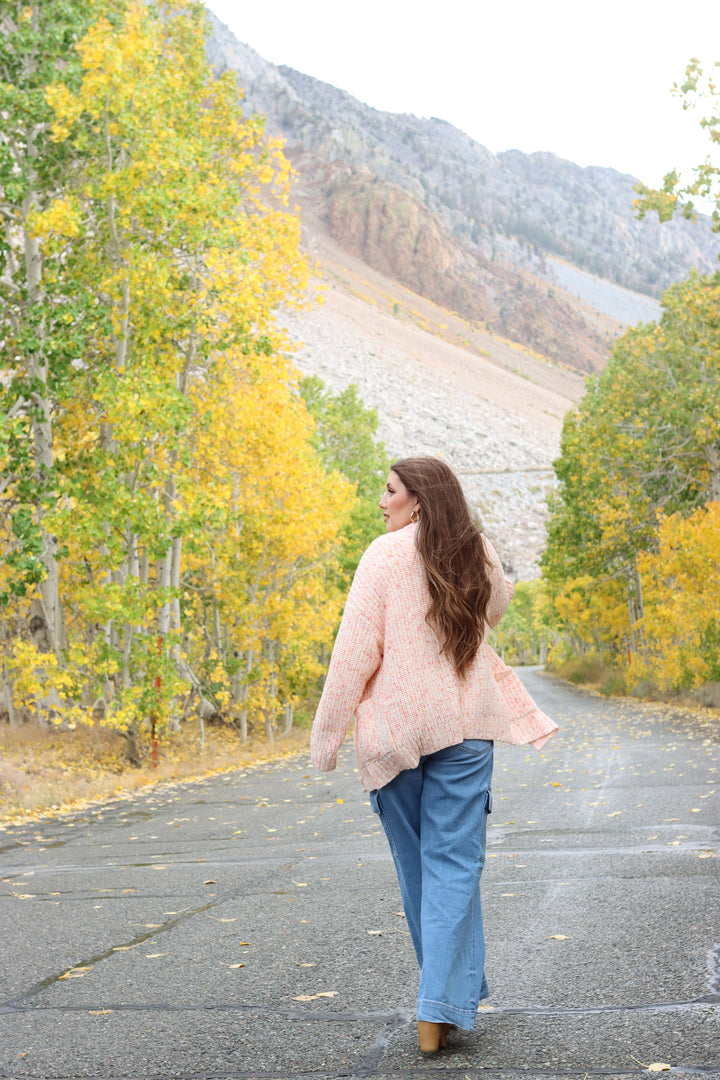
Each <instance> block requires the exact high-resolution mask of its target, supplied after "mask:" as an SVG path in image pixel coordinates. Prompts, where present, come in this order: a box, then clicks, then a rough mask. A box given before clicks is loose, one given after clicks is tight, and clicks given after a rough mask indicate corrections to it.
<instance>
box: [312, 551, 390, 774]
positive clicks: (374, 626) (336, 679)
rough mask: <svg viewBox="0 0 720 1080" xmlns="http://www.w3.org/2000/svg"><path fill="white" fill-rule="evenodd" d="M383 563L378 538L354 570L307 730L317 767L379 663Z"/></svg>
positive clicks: (328, 757) (329, 765) (332, 750)
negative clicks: (330, 654) (311, 720)
mask: <svg viewBox="0 0 720 1080" xmlns="http://www.w3.org/2000/svg"><path fill="white" fill-rule="evenodd" d="M385 592H386V566H385V560H384V558H383V557H382V552H381V551H380V550H379V549H378V547H377V541H375V542H374V543H373V544H371V545H370V547H369V548H368V549H367V551H366V552H365V554H364V555H363V557H362V559H361V560H360V563H359V565H358V568H357V570H356V572H355V577H354V579H353V583H352V586H351V588H350V592H349V593H348V598H347V601H346V603H345V610H344V612H343V617H342V621H341V623H340V629H339V630H338V633H337V637H336V639H335V646H334V648H333V652H332V657H331V659H330V666H329V668H328V673H327V678H326V680H325V686H324V688H323V692H322V697H321V698H320V704H319V705H318V708H317V712H316V713H315V719H314V720H313V726H312V732H311V735H310V755H311V758H312V762H313V764H314V765H315V766H316V767H317V768H318V769H323V770H325V771H328V772H329V771H331V770H332V769H334V768H335V767H336V765H337V754H338V750H339V749H340V747H341V746H342V743H343V740H344V739H345V736H346V735H347V733H348V730H349V728H350V724H351V723H352V720H353V717H354V715H355V710H356V709H357V707H358V705H359V704H360V702H361V701H362V698H363V695H364V692H365V687H366V686H367V684H368V682H369V680H370V679H371V678H372V677H373V675H374V674H375V672H376V671H377V669H378V668H379V667H380V664H381V662H382V657H383V641H384V637H385Z"/></svg>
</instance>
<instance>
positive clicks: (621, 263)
mask: <svg viewBox="0 0 720 1080" xmlns="http://www.w3.org/2000/svg"><path fill="white" fill-rule="evenodd" d="M210 18H211V24H212V28H213V36H212V39H211V40H210V42H209V47H208V51H209V57H210V59H211V62H212V63H213V64H214V66H215V68H216V70H218V71H220V70H225V69H227V68H230V69H232V70H234V71H237V73H238V81H239V84H240V85H241V86H242V87H243V88H244V90H245V94H246V101H247V106H248V109H249V110H251V111H259V112H261V113H263V114H265V115H266V116H267V124H268V130H270V131H272V132H273V133H279V134H281V135H282V136H283V137H284V138H285V139H286V140H287V147H288V153H289V154H290V156H291V158H292V160H293V162H294V164H295V165H296V167H297V168H298V170H299V172H300V174H301V179H302V187H303V191H304V195H305V198H306V199H307V200H309V201H311V202H312V205H313V209H314V211H315V213H316V215H317V216H318V217H319V218H320V219H321V220H322V221H323V224H324V226H325V227H326V229H327V230H328V232H329V233H330V235H331V236H332V237H333V238H334V239H336V240H337V241H338V242H339V243H340V244H341V246H342V247H343V248H344V249H345V250H346V251H348V252H349V253H351V254H354V255H360V256H361V257H362V258H363V259H364V261H365V262H367V263H368V264H369V265H370V266H372V267H373V268H374V269H377V270H380V271H381V272H383V273H388V274H390V275H391V276H393V277H395V278H396V279H397V280H399V281H401V282H402V283H403V284H405V285H407V286H408V287H410V288H412V289H414V290H416V291H418V292H421V293H422V294H423V295H425V296H428V297H430V298H431V299H433V300H435V301H437V302H438V303H441V304H443V305H450V306H452V307H454V308H455V309H456V310H458V311H459V312H460V313H461V314H462V315H464V316H465V317H466V318H468V319H471V320H475V321H479V322H482V323H484V324H486V325H487V326H488V327H489V328H490V329H492V330H494V331H496V332H497V333H498V334H501V335H502V336H504V337H508V338H510V339H512V340H515V341H519V342H523V343H524V344H527V345H529V346H530V347H532V348H534V349H536V350H538V351H540V352H542V353H544V354H545V355H547V356H549V357H550V358H552V359H554V360H557V361H561V362H564V363H569V364H571V365H573V366H574V367H576V368H577V369H578V370H583V371H592V370H597V369H598V368H599V367H600V366H602V364H603V363H604V360H605V358H606V357H607V354H608V352H609V348H610V345H611V342H612V340H613V338H614V336H616V334H617V333H618V332H619V331H620V330H621V329H622V326H623V325H626V324H628V323H632V322H635V321H637V319H638V318H640V317H647V316H646V315H645V314H644V313H642V314H636V312H635V311H633V307H634V308H638V307H639V308H640V310H641V311H642V304H639V305H638V304H637V303H636V304H634V305H633V304H630V305H628V303H627V302H625V303H623V304H621V305H620V306H619V308H618V311H617V312H612V311H609V310H608V307H607V304H606V305H605V307H604V308H603V309H602V317H601V318H599V319H598V318H594V317H592V316H591V317H590V318H588V317H587V312H586V311H584V310H583V309H578V307H577V305H576V304H575V302H574V290H573V289H569V288H568V286H567V284H566V278H567V275H566V274H563V273H562V272H560V270H559V267H560V263H559V262H558V259H560V260H562V265H566V264H569V265H571V266H574V267H576V268H579V269H580V270H582V271H585V272H586V273H591V274H593V275H595V276H600V277H601V278H604V279H606V280H607V281H609V282H612V283H614V284H616V285H620V286H623V287H625V288H631V289H634V290H637V291H639V292H641V293H645V294H647V295H654V296H657V295H659V293H660V292H661V291H662V289H664V288H665V287H666V286H667V285H668V284H669V283H670V282H671V281H674V280H677V279H678V278H680V277H683V276H684V275H685V274H686V273H687V272H688V270H689V268H690V267H691V266H697V267H698V268H700V269H701V270H709V269H711V268H713V267H714V266H715V265H716V263H717V254H718V250H720V240H719V239H718V237H717V236H716V235H715V234H713V233H712V231H711V229H710V225H709V222H708V221H707V220H701V221H700V222H698V223H696V224H691V223H689V222H686V221H677V222H673V223H671V224H669V225H664V226H660V225H659V224H658V223H657V222H656V221H653V220H651V219H650V218H648V219H646V220H645V221H643V222H639V221H637V220H635V218H634V217H633V213H632V201H633V198H634V192H633V183H634V180H633V178H632V177H630V176H627V175H623V174H620V173H618V172H616V171H615V170H613V169H605V168H584V169H583V168H580V167H579V166H576V165H573V164H572V163H571V162H567V161H563V160H562V159H560V158H557V157H556V156H555V155H553V154H531V155H527V154H522V153H520V152H519V151H508V152H506V153H502V154H497V155H496V154H493V153H491V152H490V151H489V150H487V149H486V148H485V147H482V146H480V145H479V144H478V143H476V142H475V141H474V140H473V139H471V138H469V137H468V136H467V135H465V134H464V133H463V132H461V131H459V130H458V129H457V128H454V127H453V126H452V125H450V124H448V123H446V122H445V121H442V120H438V119H435V118H433V119H430V120H427V119H418V118H417V117H415V116H408V115H396V114H391V113H383V112H379V111H378V110H375V109H372V108H370V107H368V106H366V105H363V104H362V103H361V102H359V101H357V100H355V99H354V98H352V97H351V96H350V95H349V94H346V93H344V92H343V91H341V90H338V89H336V88H335V87H332V86H329V85H328V84H326V83H322V82H319V81H318V80H316V79H313V78H312V77H310V76H308V75H303V74H301V73H300V72H297V71H294V70H292V69H290V68H286V67H275V66H274V65H272V64H269V63H267V62H266V61H264V60H263V59H262V58H261V57H260V56H258V54H257V53H255V52H254V51H253V50H252V49H251V48H249V46H247V45H243V44H241V43H240V42H238V41H237V39H236V38H235V37H234V36H233V35H232V34H231V33H230V32H229V31H228V30H227V28H226V27H224V26H223V25H222V24H221V23H219V22H218V20H216V19H214V18H213V17H212V16H211V17H210ZM618 295H619V294H618ZM584 299H585V300H586V302H587V300H588V298H587V296H585V297H584ZM590 307H591V308H592V307H593V303H592V301H590Z"/></svg>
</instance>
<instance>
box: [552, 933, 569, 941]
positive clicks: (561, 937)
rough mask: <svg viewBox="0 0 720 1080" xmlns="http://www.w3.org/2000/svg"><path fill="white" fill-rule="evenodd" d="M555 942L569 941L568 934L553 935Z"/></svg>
mask: <svg viewBox="0 0 720 1080" xmlns="http://www.w3.org/2000/svg"><path fill="white" fill-rule="evenodd" d="M550 937H551V938H552V940H553V941H567V934H551V935H550Z"/></svg>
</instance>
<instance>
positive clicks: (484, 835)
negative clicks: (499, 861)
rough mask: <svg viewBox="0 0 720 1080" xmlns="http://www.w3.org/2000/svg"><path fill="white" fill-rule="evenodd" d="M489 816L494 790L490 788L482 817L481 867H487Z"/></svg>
mask: <svg viewBox="0 0 720 1080" xmlns="http://www.w3.org/2000/svg"><path fill="white" fill-rule="evenodd" d="M488 814H492V789H491V788H488V789H487V791H486V792H485V807H484V812H483V816H482V824H481V825H480V853H479V855H480V866H484V865H485V846H486V844H487V819H488Z"/></svg>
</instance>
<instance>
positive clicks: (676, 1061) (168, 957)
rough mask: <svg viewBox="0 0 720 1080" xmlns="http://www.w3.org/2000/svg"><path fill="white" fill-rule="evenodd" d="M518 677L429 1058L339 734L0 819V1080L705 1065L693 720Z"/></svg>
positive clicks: (713, 1029)
mask: <svg viewBox="0 0 720 1080" xmlns="http://www.w3.org/2000/svg"><path fill="white" fill-rule="evenodd" d="M521 676H522V678H523V681H524V682H525V683H526V685H527V687H528V689H529V690H530V692H531V693H532V695H533V696H534V697H535V699H536V700H537V702H538V704H539V705H540V707H541V708H543V709H544V710H545V711H546V712H547V713H548V714H549V715H551V716H553V717H554V718H555V719H557V721H558V723H559V724H560V725H561V730H560V732H559V733H558V734H557V735H556V736H555V737H554V738H553V739H552V740H551V741H550V743H549V744H548V745H547V747H546V748H545V749H544V750H543V751H542V753H540V754H538V753H536V752H535V751H533V750H531V749H530V748H527V747H509V746H506V745H503V744H497V746H496V766H495V776H494V781H493V795H494V806H493V814H492V817H491V819H490V821H491V827H490V829H489V832H488V849H487V850H488V857H487V861H486V866H485V871H484V874H483V880H482V893H483V907H484V913H485V929H486V937H487V953H488V956H487V975H488V980H489V983H490V991H491V995H490V998H489V999H488V1001H487V1002H484V1003H483V1006H484V1007H482V1008H481V1010H480V1012H479V1015H478V1023H477V1026H476V1029H475V1031H474V1032H472V1033H470V1032H458V1033H456V1034H455V1035H454V1038H453V1036H451V1039H452V1041H453V1046H452V1050H450V1051H446V1052H443V1053H441V1054H439V1055H436V1056H433V1057H430V1058H426V1057H423V1056H422V1055H420V1054H419V1052H418V1050H417V1046H416V1038H415V1031H414V998H415V992H416V989H417V969H416V962H415V958H414V954H413V950H412V946H411V943H410V938H409V935H408V933H407V928H406V926H405V920H404V918H403V916H402V907H401V902H400V895H399V890H398V886H397V883H396V880H395V876H394V870H393V866H392V862H391V859H390V855H389V851H388V849H387V844H386V841H385V838H384V835H383V834H382V830H381V828H380V825H379V822H378V820H377V818H376V817H375V815H374V814H373V813H372V811H371V809H370V806H369V803H368V800H367V797H366V796H365V795H363V793H362V792H361V790H360V787H359V784H358V780H357V774H356V772H355V770H354V762H353V757H352V750H351V747H350V746H349V745H348V746H347V747H346V748H345V749H344V750H343V753H342V755H341V761H340V765H339V768H338V769H337V771H336V772H334V773H331V774H326V773H319V772H316V771H315V770H313V769H312V767H311V766H310V764H309V761H308V759H307V757H298V758H297V759H291V760H288V759H286V760H282V761H279V762H276V763H273V764H270V765H265V766H260V767H256V768H248V769H243V770H239V771H237V772H233V773H228V774H224V775H221V776H215V777H211V778H207V779H205V780H202V781H199V782H193V783H189V784H175V785H166V786H164V787H162V788H159V789H156V790H154V791H152V792H149V793H148V792H141V793H138V794H135V795H133V796H132V797H130V798H127V799H123V800H118V801H116V802H113V803H106V804H102V805H98V806H96V807H94V808H91V809H87V810H84V811H82V812H80V813H76V814H69V815H66V816H63V817H59V818H54V819H47V820H45V821H42V822H40V823H35V824H28V825H23V826H11V827H8V828H6V829H5V830H4V831H3V832H1V833H0V912H1V913H2V914H1V916H0V918H1V923H0V935H1V940H2V964H1V965H0V1077H3V1078H18V1080H30V1078H33V1080H34V1078H38V1080H39V1078H44V1080H47V1078H70V1077H93V1078H95V1080H100V1078H103V1080H117V1078H128V1080H136V1078H137V1080H140V1078H146V1080H151V1078H157V1080H171V1078H172V1080H182V1078H185V1077H193V1078H200V1077H204V1078H210V1077H212V1078H214V1080H221V1078H227V1080H231V1078H245V1080H255V1078H257V1080H260V1078H263V1080H270V1078H278V1080H291V1078H294V1077H313V1078H316V1080H334V1078H336V1077H347V1076H350V1077H354V1076H358V1077H360V1076H367V1077H376V1078H378V1080H390V1078H392V1080H398V1078H400V1077H403V1078H408V1077H415V1076H418V1077H419V1076H426V1075H427V1076H433V1077H435V1076H445V1075H447V1076H448V1077H453V1078H456V1077H457V1078H464V1077H466V1078H469V1080H479V1078H481V1077H482V1078H486V1077H492V1078H497V1080H502V1078H508V1080H515V1078H519V1077H523V1078H525V1080H528V1078H531V1077H538V1078H543V1080H554V1078H556V1077H577V1078H578V1080H584V1078H586V1080H595V1078H600V1077H613V1078H615V1080H619V1078H623V1077H637V1076H640V1075H644V1074H646V1073H647V1067H648V1066H649V1065H653V1064H657V1063H665V1064H668V1065H670V1066H671V1067H672V1071H671V1072H670V1073H669V1074H668V1075H671V1076H672V1075H682V1076H697V1077H703V1078H707V1077H720V900H719V897H720V888H719V887H718V886H719V875H718V869H719V867H720V843H719V840H720V829H719V828H718V815H717V807H718V785H720V775H719V770H720V740H719V739H718V728H719V725H718V722H717V721H712V720H708V721H707V722H704V723H703V721H702V720H700V719H699V718H698V716H694V715H693V714H690V713H684V712H682V711H678V710H674V709H672V708H671V707H668V706H655V705H651V704H647V703H639V702H638V703H636V702H632V701H629V700H627V699H610V700H605V699H602V698H600V697H596V696H594V695H590V694H588V693H584V692H580V691H577V690H575V689H574V688H572V687H569V686H567V685H565V684H562V683H560V682H558V681H556V680H553V679H551V678H549V677H547V676H545V675H544V674H542V673H541V672H539V671H537V670H536V669H524V670H521Z"/></svg>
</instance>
